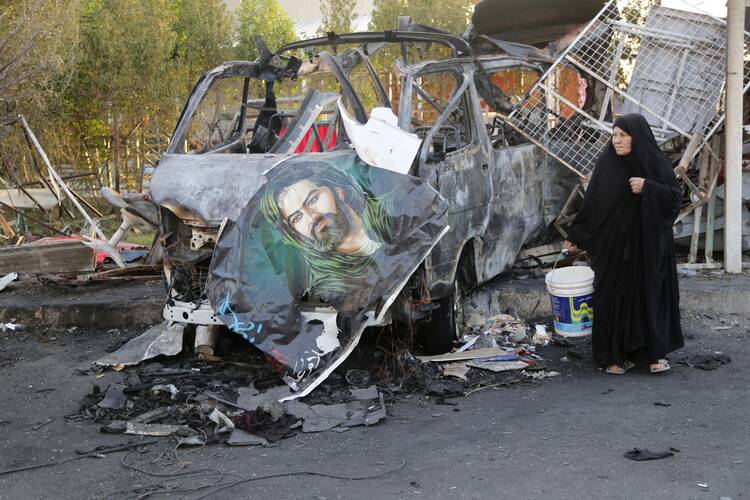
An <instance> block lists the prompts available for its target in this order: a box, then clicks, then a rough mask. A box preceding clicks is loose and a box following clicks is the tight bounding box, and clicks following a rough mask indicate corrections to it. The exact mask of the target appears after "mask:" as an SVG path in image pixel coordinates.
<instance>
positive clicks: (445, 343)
mask: <svg viewBox="0 0 750 500" xmlns="http://www.w3.org/2000/svg"><path fill="white" fill-rule="evenodd" d="M459 269H460V268H459ZM465 283H466V280H465V278H464V273H463V271H462V270H461V272H457V273H456V277H455V278H454V279H453V294H452V295H450V296H448V297H446V298H444V299H438V300H435V301H434V302H435V304H436V305H438V306H439V307H438V308H436V309H433V311H432V314H431V316H430V319H429V320H427V321H424V322H422V323H421V324H419V326H418V334H419V339H420V341H421V344H422V348H423V350H424V351H425V353H426V354H443V353H446V352H450V350H451V349H452V348H453V342H454V341H456V340H457V339H458V338H460V337H461V335H462V331H463V324H464V311H463V294H464V290H465V289H466V288H465Z"/></svg>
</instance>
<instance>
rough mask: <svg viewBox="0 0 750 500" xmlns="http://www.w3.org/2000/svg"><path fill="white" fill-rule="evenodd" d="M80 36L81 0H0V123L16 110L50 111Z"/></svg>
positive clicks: (33, 113)
mask: <svg viewBox="0 0 750 500" xmlns="http://www.w3.org/2000/svg"><path fill="white" fill-rule="evenodd" d="M77 36H78V0H48V1H44V0H34V1H26V0H6V1H4V2H0V101H3V103H4V104H3V105H2V106H0V123H2V122H3V121H7V120H8V119H11V118H12V117H13V116H15V114H16V113H17V112H22V113H23V114H25V115H27V116H28V117H29V118H34V117H36V116H48V115H49V113H48V109H49V107H50V105H51V104H52V103H54V102H55V97H56V95H55V87H56V86H57V87H58V88H59V87H60V86H61V85H63V84H64V80H62V79H61V77H62V75H63V74H64V73H65V71H66V70H67V69H68V68H69V67H71V66H73V65H75V62H76V56H77V52H76V50H75V47H76V44H77Z"/></svg>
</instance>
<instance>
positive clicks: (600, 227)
mask: <svg viewBox="0 0 750 500" xmlns="http://www.w3.org/2000/svg"><path fill="white" fill-rule="evenodd" d="M614 126H615V127H617V128H619V129H621V130H622V131H624V132H625V133H626V134H628V135H630V137H631V138H632V148H631V152H630V153H629V154H627V155H624V156H620V155H618V154H617V153H616V152H615V149H614V147H613V146H612V144H611V143H610V144H609V145H608V146H607V149H606V150H605V151H604V152H603V153H602V155H601V156H600V157H599V160H598V162H597V165H596V169H595V170H594V173H593V175H592V177H591V181H590V182H589V185H588V188H587V189H586V194H585V196H584V199H583V203H582V204H581V207H580V209H579V211H578V214H577V215H576V218H575V220H574V221H573V224H572V226H571V227H570V229H569V234H568V239H569V240H570V241H572V242H573V243H576V244H577V245H578V246H579V247H581V248H583V249H585V250H586V251H587V252H588V253H589V254H591V259H592V267H593V268H594V273H595V281H594V338H593V349H594V358H595V359H596V360H597V362H598V363H599V364H600V365H608V364H611V363H617V364H619V365H620V366H622V363H623V362H624V361H625V360H626V359H628V358H629V357H630V356H631V354H632V353H634V352H639V351H641V350H644V351H645V352H646V353H647V355H648V357H649V358H650V360H651V361H655V360H656V359H660V358H663V357H664V356H665V355H666V354H667V353H668V352H670V351H672V350H674V349H676V348H679V347H681V346H682V345H683V341H682V333H681V330H680V324H679V323H680V321H679V290H678V287H677V271H676V267H675V258H674V249H673V239H672V225H673V224H674V221H675V218H676V217H677V214H678V213H679V209H680V202H681V200H682V191H681V188H680V185H679V183H678V182H677V178H676V176H675V173H674V171H673V170H672V165H671V163H670V161H669V159H668V158H667V156H666V155H665V154H664V153H663V152H662V151H661V150H660V149H659V146H658V144H657V143H656V139H655V138H654V134H653V133H652V132H651V128H650V126H649V124H648V122H647V121H646V119H645V118H644V117H643V116H641V115H638V114H629V115H624V116H621V117H620V118H618V119H617V120H616V121H615V123H614ZM633 177H640V178H643V179H645V181H644V184H643V190H642V191H641V193H639V194H635V193H633V191H632V189H631V186H630V182H629V180H630V179H631V178H633Z"/></svg>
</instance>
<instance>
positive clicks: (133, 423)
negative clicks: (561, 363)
mask: <svg viewBox="0 0 750 500" xmlns="http://www.w3.org/2000/svg"><path fill="white" fill-rule="evenodd" d="M470 331H471V332H472V333H471V334H469V335H466V336H465V337H464V339H463V340H462V342H463V345H462V346H461V347H460V348H458V349H457V350H456V351H455V352H452V353H448V354H444V355H441V356H428V357H422V356H419V357H415V356H414V355H412V353H411V352H410V351H409V345H410V344H409V343H408V342H407V341H406V340H405V339H399V338H398V337H396V336H393V335H384V336H381V337H374V336H373V337H368V338H367V339H366V341H365V342H364V345H363V346H361V347H360V348H359V349H357V350H356V351H355V352H354V353H353V354H352V356H351V357H350V358H348V359H347V361H346V362H345V363H344V364H342V365H341V366H340V367H339V368H338V369H337V370H335V371H334V372H332V373H331V374H330V375H329V376H328V377H327V378H326V379H325V380H324V381H323V382H322V383H321V384H320V385H319V386H318V387H316V388H315V390H314V391H312V392H311V393H310V394H308V395H306V396H305V397H302V398H299V399H294V398H290V395H292V394H293V393H292V392H291V391H290V388H289V387H288V386H287V385H286V384H284V383H283V380H282V377H281V374H280V372H279V371H278V369H276V368H275V367H274V366H273V365H272V364H270V363H267V362H266V360H265V359H264V357H263V354H262V353H261V352H260V351H259V350H257V349H255V348H253V347H251V346H249V345H247V343H245V342H242V339H240V338H238V337H237V336H235V335H224V336H221V337H220V339H219V341H218V342H217V345H216V355H215V356H212V357H211V361H208V360H201V359H198V358H196V357H195V356H194V353H192V352H189V350H187V349H186V350H184V351H183V345H189V344H190V339H189V336H188V335H187V334H185V335H183V333H184V332H183V330H182V328H175V325H171V326H170V325H169V324H168V323H165V324H163V325H160V326H158V327H154V328H151V329H150V330H148V331H147V332H146V333H144V334H143V335H141V336H139V337H136V338H135V339H132V340H130V341H129V342H127V343H126V344H125V345H123V346H121V347H120V348H119V349H118V350H117V351H115V352H113V353H110V354H108V355H106V356H104V357H103V358H101V359H100V360H98V361H97V362H96V364H95V365H94V367H93V368H92V369H91V372H92V373H94V374H96V377H97V378H98V379H99V378H102V379H103V378H104V377H108V378H107V379H106V380H107V381H108V384H105V383H102V384H100V385H94V387H93V389H92V391H91V393H90V394H88V395H87V396H86V397H85V398H84V399H83V401H81V403H80V406H79V408H78V410H77V411H76V412H74V414H72V415H70V416H69V418H70V419H73V420H92V421H93V422H95V423H97V424H99V425H100V426H101V427H100V430H101V432H105V433H124V434H133V435H141V436H172V437H174V438H176V439H177V440H178V442H180V443H181V444H183V445H190V444H195V445H203V444H207V443H225V444H228V445H233V446H238V445H269V444H271V443H274V442H276V441H278V440H280V439H284V438H288V437H292V436H294V435H296V434H297V433H300V432H301V433H307V432H322V431H330V430H332V431H335V432H345V431H347V430H348V429H349V428H350V427H354V426H370V425H375V424H377V423H379V422H381V421H382V420H384V419H385V418H386V417H387V409H386V402H387V401H390V400H392V399H394V398H397V397H410V396H409V395H410V394H422V395H424V397H425V398H427V399H431V400H433V401H434V402H436V403H437V404H448V405H456V404H457V403H456V402H455V401H451V400H450V399H451V398H456V397H461V396H465V395H468V394H471V393H473V392H475V391H477V390H481V389H484V388H494V387H501V386H506V385H511V384H516V383H521V382H533V381H539V380H542V379H545V378H548V377H554V376H556V375H559V373H558V372H555V371H551V370H549V369H548V367H547V365H546V362H545V360H544V359H543V358H542V356H540V355H539V354H538V353H536V352H535V351H536V349H537V347H538V346H540V345H544V344H545V343H546V342H549V341H550V340H549V334H547V333H546V329H545V328H544V327H543V326H540V328H537V329H536V333H535V334H534V335H533V336H531V335H530V329H529V328H528V326H527V325H526V324H525V323H524V322H523V321H521V320H518V319H516V318H515V317H513V316H511V315H508V314H503V315H497V316H493V317H491V318H489V319H487V320H486V321H482V322H481V325H479V324H477V323H476V322H475V324H474V326H472V327H471V328H470ZM540 339H546V341H545V342H541V341H540ZM554 340H555V339H553V340H552V342H553V344H554ZM563 340H564V339H563ZM384 342H387V343H388V344H389V345H388V346H383V345H379V344H380V343H384ZM535 344H537V345H535ZM181 352H182V353H181ZM180 353H181V354H180ZM110 369H111V370H112V371H110Z"/></svg>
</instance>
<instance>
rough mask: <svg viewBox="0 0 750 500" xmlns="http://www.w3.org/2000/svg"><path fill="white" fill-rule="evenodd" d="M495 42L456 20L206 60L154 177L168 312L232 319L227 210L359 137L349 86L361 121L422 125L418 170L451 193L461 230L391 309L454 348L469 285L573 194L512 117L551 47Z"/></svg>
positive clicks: (186, 318)
mask: <svg viewBox="0 0 750 500" xmlns="http://www.w3.org/2000/svg"><path fill="white" fill-rule="evenodd" d="M490 45H492V48H493V50H495V53H494V54H491V55H477V54H476V53H474V54H473V53H472V48H471V47H470V46H469V44H468V43H467V42H466V41H464V40H463V39H461V38H459V37H455V36H452V35H447V34H440V33H426V32H407V31H395V32H388V33H359V34H352V35H341V36H329V37H328V38H321V39H316V40H308V41H304V42H297V43H295V44H291V45H289V46H287V47H284V48H282V49H281V50H279V51H278V52H277V53H275V54H270V53H268V52H265V53H264V55H262V56H261V57H260V58H259V59H258V60H257V61H255V62H228V63H225V64H224V65H222V66H220V67H218V68H216V69H213V70H211V71H209V72H207V73H206V74H205V75H204V76H203V77H202V78H201V79H200V80H199V82H198V83H197V84H196V86H195V88H194V90H193V92H192V93H191V95H190V97H189V99H188V102H187V104H186V106H185V108H184V110H183V113H182V115H181V117H180V120H179V122H178V124H177V126H176V128H175V132H174V134H173V138H172V141H171V143H170V145H169V147H168V149H167V151H166V153H165V154H164V155H163V157H162V158H161V160H160V163H159V167H158V168H157V170H156V173H155V174H154V177H153V179H152V181H151V197H152V199H153V200H154V201H155V202H156V203H157V204H158V205H159V206H160V209H161V231H162V233H163V243H164V246H165V253H164V266H165V273H166V277H167V283H168V287H169V292H168V293H169V300H168V303H167V305H166V306H165V308H164V317H165V319H168V320H173V321H177V322H183V323H189V324H195V325H199V326H201V327H210V326H211V325H221V322H220V321H219V320H218V319H217V317H216V315H215V313H214V311H213V310H212V309H211V307H210V305H209V304H208V302H207V301H206V298H205V293H204V287H205V281H206V276H207V273H208V268H209V264H210V262H211V256H212V249H213V244H214V243H215V242H216V239H217V237H218V235H219V231H220V227H221V224H222V221H224V220H225V219H226V218H228V219H232V220H236V219H237V217H238V216H239V213H240V211H241V210H242V208H243V207H244V206H245V204H246V203H247V202H248V200H249V199H250V198H251V197H252V196H253V194H254V193H255V192H256V191H257V190H258V189H259V187H260V186H262V184H263V183H264V182H265V178H264V172H266V171H267V170H268V169H270V168H272V167H273V166H274V165H275V164H276V163H278V162H279V161H280V160H282V159H284V158H287V157H288V156H290V155H311V157H312V156H314V155H326V154H328V153H326V151H329V150H340V149H344V148H349V149H351V147H352V146H351V144H350V143H349V141H348V138H347V137H346V133H345V130H344V127H342V126H341V121H340V114H339V113H338V111H337V108H336V101H337V100H338V98H339V96H340V98H341V102H342V104H343V105H344V106H346V108H347V110H348V111H349V112H350V114H351V115H352V116H354V117H355V118H356V119H357V121H359V122H360V123H364V122H366V121H367V119H368V114H369V110H370V109H372V108H373V107H387V108H392V109H393V110H394V113H395V114H396V115H397V116H398V125H399V128H401V129H403V130H405V131H407V132H413V133H416V134H417V135H418V136H419V137H420V138H422V139H423V141H422V145H421V148H420V150H419V152H418V154H417V156H416V158H415V160H414V162H413V164H412V166H411V170H410V172H409V173H410V174H411V175H414V176H417V177H420V178H421V179H423V180H424V181H426V182H428V183H429V184H430V185H432V186H433V187H434V188H435V189H436V190H437V191H438V192H439V193H440V194H441V195H442V196H443V197H445V199H446V200H448V202H449V204H450V209H449V216H448V224H449V225H450V227H451V230H450V231H449V232H448V233H447V234H446V235H445V236H444V237H443V238H442V239H441V240H440V241H439V242H438V244H437V245H436V247H435V248H434V249H433V251H432V253H431V254H430V255H429V256H428V257H427V259H426V260H425V261H424V265H423V266H421V267H420V269H419V270H418V271H417V272H416V273H415V275H414V276H413V277H412V278H411V279H410V280H408V281H407V285H406V287H405V289H404V290H403V291H402V293H401V297H400V300H399V301H397V303H396V304H394V306H393V307H392V308H391V309H392V311H391V317H392V318H393V319H398V320H404V321H416V322H419V323H421V324H423V325H425V327H424V330H425V331H426V336H427V338H428V340H427V341H426V343H425V345H428V350H431V351H441V350H447V349H448V348H449V347H450V343H451V341H452V340H453V335H454V334H455V333H456V331H457V330H458V328H459V326H460V322H461V308H460V297H461V294H462V293H463V291H464V290H465V289H466V288H467V287H471V286H474V285H476V284H479V283H483V282H485V281H487V280H489V279H491V278H493V277H495V276H497V275H498V274H500V273H502V272H503V271H505V270H507V269H508V268H509V266H510V265H511V264H512V263H513V261H514V259H515V257H516V255H517V254H518V252H519V251H520V250H521V248H522V247H523V246H524V245H525V244H528V243H530V242H532V241H535V240H538V239H539V238H540V237H542V236H543V234H544V232H545V230H546V229H547V228H548V226H549V224H550V222H551V220H552V218H553V217H554V216H555V215H556V214H557V212H558V211H559V208H560V206H561V205H562V201H563V198H562V196H557V195H556V194H555V193H556V191H555V186H556V185H557V184H559V183H561V182H563V183H564V182H566V180H565V179H566V177H569V176H568V174H567V173H566V172H565V170H564V169H562V168H559V167H558V166H556V165H553V164H552V163H551V162H550V161H549V160H548V158H547V156H546V155H545V154H544V153H543V152H542V151H541V150H540V149H539V148H538V147H537V146H535V145H533V144H531V143H528V142H525V141H523V140H522V139H520V138H519V136H517V135H516V134H514V132H513V131H512V129H510V128H509V127H507V126H506V125H505V124H504V123H503V120H502V116H503V114H504V113H507V112H508V111H509V110H510V109H512V106H513V105H514V104H515V103H517V102H518V101H519V100H520V96H521V95H522V94H523V92H524V91H525V90H526V89H528V87H529V86H530V85H531V84H532V83H533V81H535V79H536V78H538V76H539V75H540V74H542V72H543V70H544V68H545V65H548V64H549V62H550V61H549V60H548V59H547V57H546V56H545V55H544V54H542V53H540V52H538V51H536V50H535V49H533V48H531V47H523V46H519V45H513V44H511V45H506V46H504V48H505V49H507V50H502V49H501V48H500V46H497V45H493V44H490ZM436 46H437V47H440V50H441V51H442V52H441V54H443V55H444V57H443V58H442V59H437V60H428V61H423V62H414V61H413V59H414V57H413V56H412V55H413V54H414V53H415V52H414V50H416V49H415V47H426V48H425V51H429V50H433V49H434V47H436ZM328 47H332V50H330V51H326V50H323V49H324V48H328ZM393 47H395V48H396V49H395V50H393V52H395V53H398V50H399V48H400V52H401V53H400V56H401V57H400V58H399V59H398V60H397V61H396V63H395V69H394V68H393V67H391V68H377V67H376V66H377V64H378V58H383V56H382V54H384V53H386V52H387V51H388V50H392V49H393ZM410 50H411V51H412V52H409V51H410ZM393 52H392V53H393ZM407 53H408V54H407ZM293 54H297V57H295V55H293ZM511 74H512V75H514V76H513V78H515V80H518V81H522V80H523V78H526V82H525V83H524V82H522V85H521V86H520V87H519V88H517V89H515V91H514V92H516V93H517V94H518V95H512V93H511V92H509V91H507V89H504V88H503V85H498V82H502V81H505V80H513V78H506V77H507V76H508V75H511ZM316 75H318V76H316ZM319 75H323V76H319ZM519 75H520V76H519ZM316 78H317V80H316ZM519 78H520V79H519ZM326 79H327V80H326ZM323 80H326V83H325V85H323V84H321V82H322V81H323ZM292 87H294V88H292ZM506 87H507V86H506ZM217 88H218V89H220V90H221V89H222V88H223V91H222V92H217V90H216V89H217ZM292 91H294V92H297V94H296V95H292ZM297 103H299V105H297ZM204 108H206V109H204ZM532 116H533V114H532ZM539 116H540V118H539V119H544V118H543V116H544V115H543V114H541V113H540V115H539ZM430 339H431V340H430Z"/></svg>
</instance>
